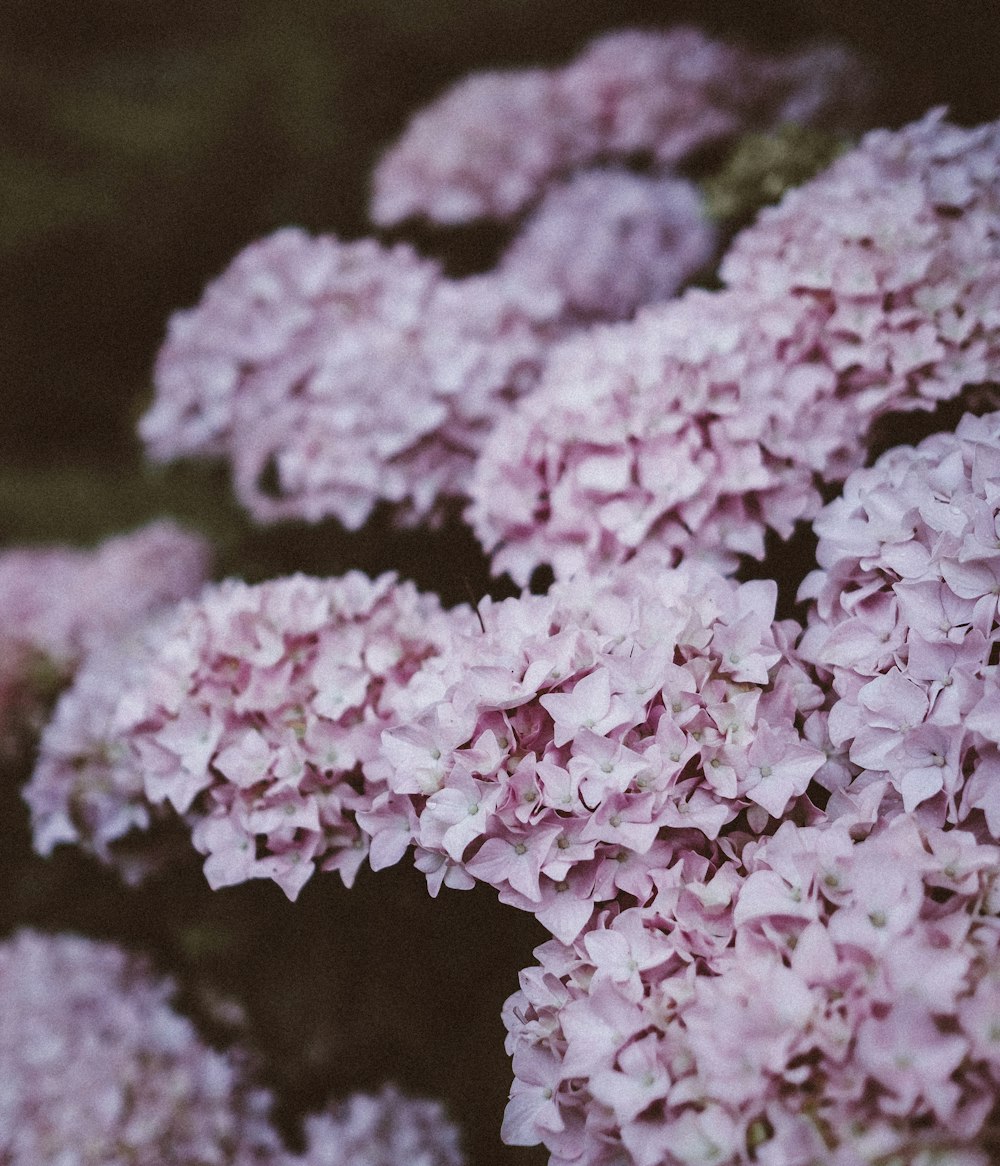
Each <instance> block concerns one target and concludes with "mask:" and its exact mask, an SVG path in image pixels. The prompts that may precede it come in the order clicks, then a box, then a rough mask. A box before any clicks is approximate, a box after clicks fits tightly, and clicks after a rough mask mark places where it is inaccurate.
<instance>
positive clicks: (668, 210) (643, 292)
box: [500, 170, 716, 320]
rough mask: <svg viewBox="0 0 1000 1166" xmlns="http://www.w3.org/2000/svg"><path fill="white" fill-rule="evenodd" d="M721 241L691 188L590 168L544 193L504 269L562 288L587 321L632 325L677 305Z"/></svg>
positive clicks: (529, 282)
mask: <svg viewBox="0 0 1000 1166" xmlns="http://www.w3.org/2000/svg"><path fill="white" fill-rule="evenodd" d="M715 241H716V230H715V228H714V226H713V225H712V223H711V222H710V221H709V219H708V217H707V215H706V213H705V210H704V205H703V201H702V197H701V194H700V193H699V191H698V188H697V187H696V186H695V185H694V184H693V183H691V182H688V181H686V180H685V179H681V178H678V177H673V176H670V175H666V176H663V177H647V176H642V175H638V174H630V173H628V172H627V171H625V170H584V171H581V172H579V173H576V174H573V175H572V176H571V177H569V178H568V179H566V180H565V181H564V182H560V183H556V184H553V185H552V186H550V187H549V188H548V189H547V190H546V192H545V194H544V196H543V198H542V199H541V201H540V203H539V204H538V206H537V207H536V208H535V209H534V211H533V212H532V214H531V215H530V216H529V217H528V219H527V220H526V222H525V224H524V226H523V227H522V229H521V230H520V232H519V233H518V235H517V236H516V237H515V239H514V241H513V243H512V244H511V245H510V247H509V248H508V249H507V251H506V252H505V253H504V255H503V256H502V258H501V260H500V270H501V271H502V272H503V273H504V274H505V276H507V277H508V278H510V279H512V280H516V281H519V282H521V283H523V284H524V285H526V286H528V287H532V288H539V289H547V288H548V289H558V291H559V292H560V293H561V295H562V297H563V298H564V301H565V304H566V309H567V311H569V312H571V313H574V314H576V315H578V316H579V317H580V318H581V319H582V320H625V319H628V317H629V316H631V315H632V314H633V313H634V312H635V311H636V309H637V308H639V307H641V306H642V305H643V304H654V303H659V302H660V301H661V300H668V299H670V298H671V297H672V296H673V295H674V294H675V293H676V292H677V291H678V289H679V288H681V287H682V286H683V285H684V284H685V283H686V282H687V281H688V279H689V278H690V277H691V275H692V274H694V273H695V272H697V271H698V270H699V269H701V268H704V267H705V266H707V264H708V263H709V261H710V260H711V259H712V257H713V254H714V252H715Z"/></svg>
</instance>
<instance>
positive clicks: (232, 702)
mask: <svg viewBox="0 0 1000 1166" xmlns="http://www.w3.org/2000/svg"><path fill="white" fill-rule="evenodd" d="M471 619H472V616H471V613H470V612H469V611H468V610H467V609H462V608H459V609H456V610H455V611H454V612H444V611H443V610H442V609H441V607H440V604H439V603H438V601H437V598H436V597H433V596H426V595H422V594H420V593H419V592H418V591H417V589H416V588H415V587H414V586H413V585H412V584H409V583H398V582H397V581H396V578H395V576H393V575H383V576H382V577H380V578H379V579H377V580H375V581H372V580H370V579H368V578H367V577H366V576H365V575H362V574H361V573H360V572H350V573H349V574H347V575H345V576H343V577H342V578H338V579H329V580H318V579H311V578H307V577H304V576H292V577H290V578H286V579H276V580H273V581H270V582H267V583H262V584H259V585H256V586H251V585H248V584H246V583H242V582H240V581H236V580H228V581H226V582H224V583H221V584H218V585H216V586H214V587H211V588H208V589H207V590H206V591H205V592H204V593H203V594H202V595H201V596H200V597H199V598H198V599H197V600H191V601H189V602H187V603H185V604H182V605H181V606H180V607H179V609H178V610H177V612H176V613H175V614H174V615H173V616H172V617H171V618H170V620H169V622H168V623H167V624H165V625H164V626H162V627H159V628H156V629H155V630H154V632H153V633H152V634H151V635H150V636H149V637H148V638H147V639H146V640H145V642H144V643H143V645H141V648H140V650H139V651H138V652H137V653H136V658H137V663H136V666H135V668H134V669H133V670H132V671H128V670H126V669H119V670H118V672H117V680H116V678H115V674H114V673H113V672H111V671H110V670H108V669H107V668H106V667H105V666H104V662H98V664H97V665H96V667H97V668H98V669H100V675H95V676H93V688H92V689H91V688H88V687H85V685H89V684H90V683H91V676H89V675H88V676H85V677H83V682H84V683H83V684H81V686H80V687H79V689H78V690H77V689H71V690H70V691H69V693H68V694H67V696H66V697H65V698H64V702H63V705H62V706H61V707H60V710H59V713H60V714H62V715H57V717H56V719H55V721H54V722H53V725H52V729H51V734H47V735H46V737H45V738H43V741H42V749H41V760H40V762H39V768H38V772H37V775H36V778H35V781H34V783H33V784H38V785H39V786H40V789H39V790H38V792H36V793H31V792H29V795H28V796H29V800H33V801H34V802H37V803H41V802H42V799H43V796H44V797H47V798H48V800H49V804H51V803H52V802H53V801H55V800H56V797H57V793H56V792H52V791H58V790H59V789H60V788H61V789H62V790H63V791H64V792H63V794H62V797H63V802H64V804H66V805H68V806H69V807H71V808H72V807H73V806H75V805H79V804H80V802H81V800H82V799H83V797H84V796H85V795H84V794H83V793H81V792H80V791H81V790H83V789H87V790H89V789H91V788H92V787H94V786H95V785H100V788H101V796H102V797H103V799H104V805H105V807H106V808H105V812H104V815H103V817H101V818H100V819H96V820H97V821H99V822H100V825H101V827H102V831H103V835H102V836H100V837H95V838H93V839H92V840H91V845H92V846H93V848H94V849H96V850H98V852H100V851H101V848H102V846H103V844H104V843H106V841H107V839H108V838H112V839H113V838H114V837H115V836H116V835H117V834H118V833H119V832H120V830H121V829H122V828H124V827H127V826H128V825H129V824H135V825H142V824H143V820H142V816H143V815H144V814H148V812H149V811H148V805H149V804H150V803H151V804H152V805H153V806H161V805H163V804H164V803H169V804H170V806H172V807H173V809H174V810H175V811H176V812H177V813H178V814H180V815H182V816H183V817H184V818H185V820H186V822H187V824H188V825H189V826H190V827H191V828H192V841H193V842H194V845H195V847H196V848H197V849H198V850H199V851H200V852H201V853H202V854H204V855H206V856H207V859H206V862H205V873H206V876H207V878H208V880H209V883H210V884H211V885H212V886H213V887H222V886H228V885H231V884H234V883H239V882H243V881H245V880H247V879H251V878H271V879H273V880H274V881H275V882H277V883H278V884H279V886H281V887H282V889H283V890H284V891H285V892H286V894H288V896H289V897H290V898H294V897H295V896H296V895H297V894H298V892H299V890H300V889H301V887H302V886H303V884H304V883H305V882H306V880H307V879H308V878H309V877H310V875H311V874H312V872H313V870H314V868H315V866H316V865H317V864H319V865H321V866H322V869H324V870H337V871H338V872H339V873H340V875H341V878H342V879H343V880H344V882H345V883H346V884H347V885H348V886H349V885H351V883H352V882H353V880H354V876H355V874H356V873H357V870H358V868H359V866H360V865H361V863H362V862H363V861H364V859H365V856H366V853H367V838H366V836H365V835H364V834H363V832H362V831H361V830H360V829H359V827H358V825H357V822H356V819H355V815H356V814H358V813H359V812H360V811H362V810H366V809H368V808H370V806H371V804H372V800H373V798H375V797H376V796H377V795H378V794H379V793H380V792H381V787H380V786H379V785H378V783H377V781H374V782H373V781H366V779H365V778H364V777H363V776H362V772H361V770H362V767H363V766H364V765H365V763H366V762H368V761H369V760H370V759H371V758H372V757H373V755H374V754H375V753H376V751H377V750H378V747H379V734H380V731H381V730H382V729H383V728H385V727H387V726H388V725H391V724H392V723H394V719H395V713H394V700H395V697H396V694H397V693H398V692H399V691H400V690H401V689H402V688H403V687H405V685H406V682H407V681H408V680H409V679H410V677H411V675H412V674H413V673H414V672H415V671H416V669H417V668H418V667H419V665H420V664H421V663H422V662H423V661H424V660H425V659H426V658H427V657H429V656H432V655H434V654H436V653H438V652H440V651H442V650H443V649H444V647H445V646H446V644H447V643H448V642H449V639H450V637H451V635H452V633H453V630H454V629H455V628H456V627H457V626H460V625H461V624H462V622H463V621H465V622H467V621H468V620H471ZM102 686H103V688H102ZM91 692H93V693H94V695H95V700H94V703H93V705H92V706H91V705H88V700H89V698H90V696H91ZM95 738H96V740H97V742H98V747H95V743H94V742H95ZM93 800H94V799H93V795H91V802H92V801H93ZM116 803H117V806H118V815H117V817H116V816H115V814H114V810H115V804H116ZM40 824H41V825H43V826H44V825H45V822H44V821H41V822H40ZM61 826H65V815H64V816H63V818H60V817H59V816H58V815H56V816H55V817H54V819H53V820H52V821H51V822H50V823H49V824H48V826H47V833H46V835H45V839H46V842H47V844H48V845H51V844H52V842H53V841H58V840H59V835H58V830H59V828H60V827H61Z"/></svg>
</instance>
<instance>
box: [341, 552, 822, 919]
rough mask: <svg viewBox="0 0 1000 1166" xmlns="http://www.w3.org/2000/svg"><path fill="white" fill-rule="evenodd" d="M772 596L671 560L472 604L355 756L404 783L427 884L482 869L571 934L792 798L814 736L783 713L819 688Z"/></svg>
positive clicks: (806, 771) (510, 896)
mask: <svg viewBox="0 0 1000 1166" xmlns="http://www.w3.org/2000/svg"><path fill="white" fill-rule="evenodd" d="M775 597H776V589H775V586H774V585H773V584H770V583H766V582H757V583H747V584H743V585H739V584H736V583H733V582H731V581H729V580H726V579H724V578H723V577H721V576H720V575H718V574H717V573H716V572H715V571H713V570H712V569H710V568H708V567H705V566H700V567H696V566H688V567H684V568H681V569H677V570H676V571H667V570H663V571H659V572H640V571H638V570H635V569H629V568H626V569H624V570H622V571H620V572H617V573H615V574H614V575H613V576H606V577H596V578H588V577H578V578H577V579H575V580H573V581H572V582H571V583H569V584H561V585H557V586H556V587H555V588H553V590H552V591H551V592H550V594H549V595H547V596H544V597H542V596H531V595H524V596H522V597H521V598H519V599H510V600H506V601H504V602H502V603H498V604H495V605H487V604H483V605H481V608H480V610H481V614H482V618H483V622H484V629H485V630H482V629H479V628H478V627H477V626H472V627H471V632H470V633H467V634H465V635H463V636H461V637H456V638H455V640H454V641H453V643H452V645H451V647H450V650H449V651H448V652H447V653H442V654H441V655H439V656H438V657H435V658H434V659H430V660H428V662H427V664H426V665H425V666H424V668H423V669H422V670H421V671H420V672H419V673H418V674H417V675H416V676H415V677H414V680H413V682H411V686H410V690H409V692H408V693H407V694H406V696H405V700H406V703H407V705H408V708H409V713H408V715H409V718H410V719H409V721H408V723H404V724H401V725H400V726H399V727H398V728H394V729H393V728H390V729H388V730H386V731H385V732H384V733H383V735H382V747H381V751H380V756H379V757H378V758H377V759H376V760H375V761H374V762H373V763H372V766H371V767H370V772H371V773H372V775H373V776H379V777H380V778H382V779H383V780H384V781H385V784H386V786H387V789H388V791H390V794H391V795H392V796H395V797H397V798H405V799H408V800H409V802H410V806H411V812H412V813H413V816H414V825H413V827H412V829H413V834H414V837H415V841H416V846H417V862H418V865H419V866H420V867H421V869H424V870H426V871H427V872H428V878H429V879H431V878H432V877H433V881H432V883H431V886H432V890H436V888H437V887H438V886H440V885H441V882H442V881H445V882H449V883H450V885H455V886H467V885H470V884H471V882H472V881H473V880H479V881H484V882H487V883H490V884H491V885H492V886H494V887H496V888H497V889H498V891H499V893H500V898H501V900H502V901H504V902H509V903H512V904H513V905H515V906H518V907H520V908H522V909H524V910H528V911H531V912H533V913H534V914H535V915H537V917H538V918H539V919H540V920H541V922H542V923H543V924H544V925H545V926H546V927H548V928H549V929H550V930H551V931H552V932H553V933H554V934H556V935H559V936H561V937H563V938H566V939H572V938H573V936H575V935H576V934H577V933H578V932H579V931H580V929H581V928H582V927H583V926H584V925H585V924H586V923H587V921H588V920H589V919H590V917H591V915H592V914H593V912H594V910H595V904H599V903H601V902H608V901H612V900H615V899H619V898H622V899H623V900H624V901H627V902H645V901H646V900H647V899H648V898H649V897H650V896H651V895H653V893H654V885H655V878H656V875H655V873H654V872H655V871H657V870H663V869H666V868H668V867H671V866H672V865H674V864H675V863H677V862H678V861H679V860H680V857H681V856H683V855H684V854H685V853H687V852H688V851H693V852H696V853H702V852H704V853H714V851H715V848H716V846H717V845H718V844H720V843H719V842H718V840H719V837H720V833H725V832H726V831H727V830H728V829H729V828H730V827H731V824H733V823H735V822H737V820H739V822H744V823H745V822H752V823H754V824H755V826H754V828H756V829H761V828H763V827H764V826H765V825H766V823H767V822H768V821H769V819H770V817H771V816H772V815H773V816H780V815H782V814H786V813H791V812H793V810H794V809H795V808H796V807H802V808H803V812H805V813H806V814H807V815H808V814H809V813H810V812H811V811H810V810H809V809H808V808H807V807H808V799H807V798H806V797H805V794H806V790H807V787H808V786H809V783H810V780H811V777H812V774H813V773H814V772H815V771H816V770H817V769H818V768H819V767H820V765H821V764H823V763H824V761H825V755H824V754H823V753H822V752H821V751H820V750H819V749H818V748H816V747H815V746H813V745H810V744H808V743H807V742H805V741H804V740H803V739H802V737H801V734H800V729H801V727H802V724H803V722H804V719H805V716H806V715H807V714H808V712H809V711H810V710H811V709H812V708H815V707H816V706H817V705H818V704H819V703H820V702H821V696H820V694H819V692H818V690H817V689H815V688H814V687H813V686H812V684H811V683H810V682H809V680H808V678H807V677H806V676H805V673H804V672H803V670H802V668H801V666H800V665H799V664H798V663H797V660H796V657H795V653H794V650H793V649H792V648H791V646H790V645H791V643H792V642H793V641H794V637H795V634H796V633H797V626H796V625H791V624H773V623H772V618H773V614H774V602H775ZM421 694H422V703H423V707H422V708H421ZM383 767H384V771H383ZM383 796H384V797H386V798H387V797H388V796H389V794H386V795H383ZM377 809H378V807H377V806H376V807H375V809H374V810H373V812H371V813H362V814H361V815H359V821H361V823H362V825H363V827H364V828H365V829H366V830H368V831H369V832H370V833H371V834H373V836H374V841H373V843H372V849H373V852H374V850H375V848H376V846H377V845H378V836H379V832H380V830H381V829H385V830H387V831H393V832H395V831H398V826H397V825H396V824H395V823H394V822H393V821H391V820H390V819H386V820H385V821H384V824H383V820H382V819H381V818H380V817H379V816H378V814H377ZM393 836H395V833H394V834H393ZM396 856H398V851H397V852H394V855H393V857H396Z"/></svg>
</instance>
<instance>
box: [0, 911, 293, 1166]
mask: <svg viewBox="0 0 1000 1166" xmlns="http://www.w3.org/2000/svg"><path fill="white" fill-rule="evenodd" d="M173 992H174V989H173V986H172V984H171V983H170V982H169V981H166V980H162V979H159V978H156V977H154V976H153V975H152V974H151V972H150V970H149V969H148V967H147V966H146V965H145V964H144V963H143V962H142V961H140V960H138V959H136V958H135V957H133V956H130V955H128V954H126V953H125V952H124V951H122V950H120V949H119V948H117V947H115V946H113V945H112V944H108V943H97V942H95V941H93V940H88V939H82V938H79V937H77V936H69V935H62V936H56V935H42V934H39V933H36V932H31V931H22V932H19V933H18V934H17V935H15V936H14V937H13V938H12V939H8V940H7V941H6V942H5V943H4V944H2V945H0V1081H2V1082H3V1084H2V1087H0V1156H2V1158H3V1160H4V1161H5V1162H9V1163H10V1164H11V1166H39V1164H40V1163H56V1162H59V1163H67V1164H69V1163H73V1164H77V1163H79V1164H80V1166H84V1164H87V1166H89V1164H91V1163H94V1164H97V1163H101V1166H119V1164H120V1166H163V1163H165V1162H171V1163H177V1164H178V1166H282V1164H283V1163H285V1162H286V1156H285V1153H284V1151H283V1149H282V1146H281V1143H280V1140H279V1139H278V1136H277V1134H276V1133H275V1131H274V1130H273V1129H272V1127H271V1125H270V1120H269V1111H270V1107H271V1098H270V1096H269V1095H268V1094H267V1093H266V1092H265V1091H263V1090H261V1089H258V1088H254V1087H251V1086H250V1084H249V1083H248V1082H247V1080H246V1074H245V1073H244V1072H243V1070H242V1067H241V1064H240V1061H239V1059H238V1058H237V1057H236V1056H234V1055H224V1054H222V1053H219V1052H216V1051H215V1050H214V1049H211V1048H209V1046H208V1045H206V1044H205V1043H204V1042H203V1041H202V1040H201V1039H200V1038H199V1036H198V1034H197V1032H196V1031H195V1029H194V1026H193V1025H192V1024H191V1022H190V1021H189V1020H187V1019H186V1018H185V1017H183V1016H180V1015H179V1014H178V1013H176V1012H175V1011H174V1010H173V1008H172V1007H171V1004H170V998H171V996H172V995H173Z"/></svg>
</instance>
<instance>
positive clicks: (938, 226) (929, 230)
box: [720, 109, 1000, 414]
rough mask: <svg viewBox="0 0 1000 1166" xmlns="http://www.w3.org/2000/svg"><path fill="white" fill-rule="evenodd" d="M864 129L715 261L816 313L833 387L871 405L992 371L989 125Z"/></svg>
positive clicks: (755, 289)
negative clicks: (837, 380) (852, 145)
mask: <svg viewBox="0 0 1000 1166" xmlns="http://www.w3.org/2000/svg"><path fill="white" fill-rule="evenodd" d="M944 113H945V111H944V110H941V109H938V110H934V111H932V112H931V113H929V114H928V115H927V116H926V117H924V118H923V119H922V120H920V121H918V122H915V123H913V124H912V125H908V126H904V127H903V128H902V129H900V130H892V131H890V130H876V131H874V132H872V133H870V134H868V135H866V137H865V138H864V139H863V141H862V142H861V144H860V146H859V147H858V148H857V149H855V150H852V151H851V152H849V153H847V154H845V155H844V156H842V157H841V158H839V159H838V160H837V161H835V162H834V163H833V165H832V166H830V168H829V169H827V170H826V171H824V172H823V173H822V174H820V175H819V176H817V177H816V178H815V179H813V180H812V181H811V182H808V183H806V184H805V185H803V186H800V187H797V188H796V189H794V190H790V191H789V192H788V193H787V194H786V195H785V197H784V198H783V199H782V201H781V203H780V204H779V205H778V206H776V207H765V208H764V210H762V211H761V213H760V215H759V216H758V219H757V221H756V222H755V223H754V224H753V225H752V226H750V227H748V228H747V229H746V230H745V231H744V232H743V233H742V234H741V235H739V236H738V237H737V239H736V240H735V242H734V244H733V246H732V247H731V248H730V250H729V251H728V253H727V254H726V256H725V257H724V258H723V261H722V266H721V268H720V275H721V277H722V279H723V280H724V281H725V282H726V283H727V284H728V285H729V286H730V287H733V288H737V289H740V290H741V291H743V292H745V293H747V294H751V293H759V294H762V295H764V296H767V297H770V296H774V295H783V296H792V297H794V298H797V299H802V300H805V301H807V302H808V303H810V304H813V305H816V306H818V307H819V308H821V309H822V311H823V313H824V316H825V320H826V323H825V332H826V334H827V337H828V339H827V341H826V349H827V355H828V359H829V360H830V362H831V364H832V365H833V367H834V368H835V369H837V371H838V373H839V374H840V375H841V377H842V378H843V380H842V383H841V386H840V392H841V393H845V392H847V393H851V394H853V395H856V396H860V397H862V398H864V399H866V401H867V404H866V408H867V410H868V411H869V412H870V413H872V414H877V413H880V412H885V411H887V410H889V409H892V410H899V409H912V408H921V407H922V408H931V407H932V406H933V404H934V402H935V401H937V400H940V399H945V398H953V397H955V396H957V395H958V393H959V392H960V391H961V389H962V387H963V385H967V384H980V383H982V382H984V381H989V380H992V379H996V378H997V377H998V376H1000V189H998V186H997V181H996V175H997V170H998V167H1000V121H997V122H990V123H988V124H986V125H982V126H977V127H975V128H973V129H965V128H961V127H959V126H955V125H950V124H949V123H948V122H946V121H945V120H944Z"/></svg>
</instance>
